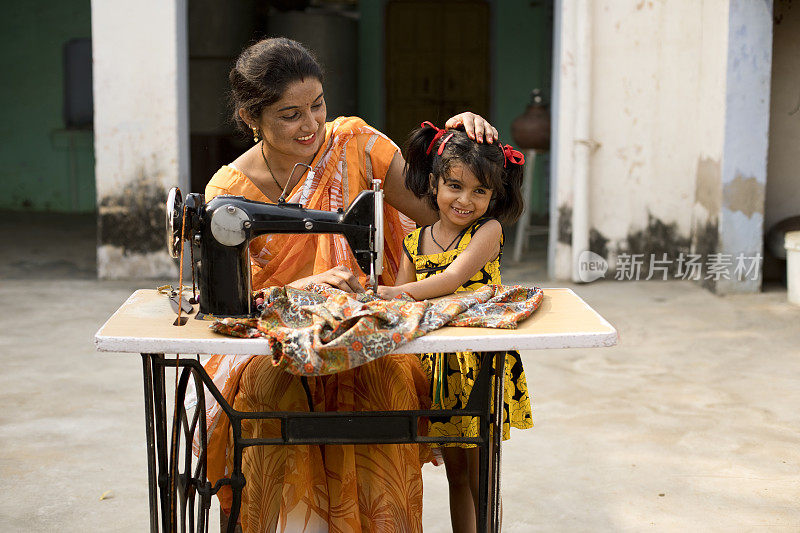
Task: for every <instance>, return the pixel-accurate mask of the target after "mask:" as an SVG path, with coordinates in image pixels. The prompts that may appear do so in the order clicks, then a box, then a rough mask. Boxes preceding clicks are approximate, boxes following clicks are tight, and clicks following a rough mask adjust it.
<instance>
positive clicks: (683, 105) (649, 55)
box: [551, 0, 728, 278]
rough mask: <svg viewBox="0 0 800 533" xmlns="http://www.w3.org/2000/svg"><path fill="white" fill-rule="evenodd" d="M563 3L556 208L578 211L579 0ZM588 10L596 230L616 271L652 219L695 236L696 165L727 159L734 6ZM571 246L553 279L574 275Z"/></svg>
mask: <svg viewBox="0 0 800 533" xmlns="http://www.w3.org/2000/svg"><path fill="white" fill-rule="evenodd" d="M558 4H560V10H559V9H557V14H558V15H560V16H561V18H560V20H559V19H558V17H557V27H556V51H555V55H556V57H555V63H556V64H557V65H558V70H557V76H559V77H560V79H559V80H557V81H556V83H557V91H558V97H557V100H555V101H554V111H555V112H554V117H555V118H556V121H557V126H556V131H555V132H554V137H556V143H555V147H554V152H555V155H556V156H557V157H556V159H557V161H558V163H557V165H556V166H557V168H554V174H556V175H557V177H556V180H557V185H556V188H557V192H556V193H555V194H554V198H553V200H554V201H555V202H556V208H559V207H565V206H566V207H571V206H572V199H573V191H572V181H573V180H572V177H573V176H572V172H573V170H572V165H573V163H572V156H573V154H574V150H575V141H576V139H575V137H574V133H573V124H574V121H575V116H574V115H575V106H574V93H575V91H577V88H576V87H575V80H576V74H575V68H576V62H575V58H576V45H575V42H576V40H577V36H576V35H575V34H576V32H575V27H574V26H575V25H574V23H573V22H572V21H574V18H575V16H576V14H575V12H576V11H577V9H578V6H579V4H580V3H579V2H576V1H574V0H563V1H562V2H559V3H558ZM587 4H588V8H589V10H590V12H589V16H590V18H591V33H592V36H591V71H592V78H591V84H592V87H591V93H592V100H591V108H590V110H589V113H590V139H589V142H590V144H593V146H594V151H593V152H592V155H591V156H590V167H589V225H590V228H591V229H594V230H595V231H597V232H599V235H600V236H602V237H604V238H606V239H608V243H607V247H608V252H609V257H610V259H611V260H612V267H613V259H614V255H615V253H616V252H617V251H625V250H626V247H627V245H628V243H627V241H628V237H629V236H630V235H631V233H635V232H638V231H641V230H643V229H644V228H646V227H647V225H648V220H649V219H648V217H649V216H652V217H654V218H655V219H657V220H659V221H662V222H663V223H665V224H673V223H674V224H675V225H676V228H675V229H676V231H677V233H678V235H679V236H680V237H682V238H684V239H689V236H690V234H691V226H692V208H693V204H694V197H695V185H696V175H697V172H698V165H700V164H701V161H706V160H707V161H713V162H715V164H716V165H717V166H718V165H719V161H720V159H721V156H722V145H723V127H724V96H725V64H726V63H725V57H726V49H727V19H728V14H727V5H728V1H727V0H711V1H706V2H702V3H700V2H680V3H670V4H669V5H665V4H664V3H662V2H651V1H638V2H634V1H627V2H619V1H616V0H605V1H597V2H588V3H587ZM558 7H559V5H557V8H558ZM559 22H560V24H559ZM555 71H556V69H554V72H555ZM556 223H557V224H558V223H559V222H556ZM560 223H561V224H562V226H563V221H560ZM556 231H557V230H556ZM562 237H563V227H562ZM551 240H552V239H551ZM569 246H570V244H568V243H566V242H563V238H562V242H560V244H559V245H557V247H556V248H557V249H556V253H555V261H554V262H553V264H552V265H551V266H552V268H551V274H552V275H554V276H556V277H562V278H563V277H569V275H570V273H571V265H570V264H569V261H571V254H568V253H566V252H565V247H566V248H569ZM559 249H560V251H559Z"/></svg>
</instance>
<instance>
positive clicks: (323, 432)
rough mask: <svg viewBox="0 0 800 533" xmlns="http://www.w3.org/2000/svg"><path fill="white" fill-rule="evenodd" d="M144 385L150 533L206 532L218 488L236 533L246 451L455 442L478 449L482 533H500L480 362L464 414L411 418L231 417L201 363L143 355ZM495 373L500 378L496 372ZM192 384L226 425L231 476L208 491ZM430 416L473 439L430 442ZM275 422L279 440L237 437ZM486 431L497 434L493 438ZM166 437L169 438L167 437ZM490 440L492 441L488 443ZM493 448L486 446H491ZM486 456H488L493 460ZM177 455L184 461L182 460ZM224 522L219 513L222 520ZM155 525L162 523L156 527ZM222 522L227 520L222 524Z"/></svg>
mask: <svg viewBox="0 0 800 533" xmlns="http://www.w3.org/2000/svg"><path fill="white" fill-rule="evenodd" d="M494 357H495V358H496V365H495V368H497V369H504V368H505V352H494ZM142 361H143V368H144V384H145V387H144V388H145V424H146V430H147V444H148V446H147V451H148V479H149V485H150V490H149V493H150V530H151V531H152V532H158V531H162V528H163V531H169V532H177V531H179V530H180V531H182V532H183V531H188V532H196V531H208V516H209V510H210V507H211V498H212V496H213V495H215V494H216V493H217V492H218V491H219V490H220V489H221V488H222V487H223V486H225V485H228V486H230V487H231V491H232V493H233V505H232V507H231V513H230V516H229V517H222V516H221V521H223V526H224V527H225V530H226V531H227V532H228V533H236V532H237V531H241V528H240V527H239V526H238V525H237V522H238V518H239V512H240V506H241V497H242V490H243V488H244V486H245V483H246V479H245V477H244V473H243V472H242V452H243V450H244V448H246V447H249V446H287V445H323V444H341V445H348V444H414V443H433V442H435V443H441V442H458V443H470V444H475V445H476V446H478V448H479V449H480V452H479V456H480V475H479V483H478V484H479V492H480V494H481V498H480V500H479V505H478V507H479V509H478V511H479V512H478V514H479V524H482V525H483V527H480V528H479V531H493V532H494V531H498V527H499V516H500V515H499V511H500V510H499V501H500V498H499V494H500V479H499V476H495V475H494V472H499V471H500V457H501V455H500V445H501V435H502V427H501V422H502V421H501V420H499V419H497V417H495V416H494V415H493V413H492V412H491V410H490V405H491V402H490V401H489V394H490V383H491V369H492V366H493V365H491V364H487V363H488V358H484V360H483V361H482V364H481V370H480V371H479V373H478V376H477V379H476V381H475V386H474V387H473V389H472V393H471V396H470V398H469V400H468V402H467V407H468V409H464V410H409V411H367V412H324V413H319V412H282V411H281V412H243V411H237V410H234V409H233V407H232V406H231V405H230V404H229V403H228V402H226V401H225V398H223V396H222V394H221V393H220V391H219V389H217V387H216V386H215V385H214V383H213V381H212V380H211V377H210V376H209V375H208V373H207V372H206V371H205V369H204V368H203V366H202V365H201V364H200V361H199V360H197V359H186V358H180V359H178V358H166V357H165V356H164V354H147V353H143V354H142ZM167 367H180V368H182V370H181V371H180V377H179V380H178V387H177V389H176V391H175V406H176V407H177V412H173V413H172V416H171V418H172V423H171V424H169V423H168V422H167V419H168V418H170V417H169V416H168V410H167V403H166V390H165V389H166V387H165V381H166V380H165V370H166V368H167ZM500 371H501V370H498V371H497V372H498V376H499V372H500ZM190 377H192V378H193V379H194V380H195V385H196V388H197V390H202V388H203V386H205V387H206V388H207V389H208V391H209V392H210V393H211V394H212V395H213V396H214V398H215V399H216V400H217V402H219V405H220V407H221V409H222V411H223V412H224V414H225V416H227V417H228V418H229V420H230V423H231V424H230V425H231V430H232V433H233V458H234V460H233V471H232V472H231V474H230V477H228V478H224V479H221V480H219V481H217V483H216V484H215V485H214V486H213V487H212V486H211V485H210V484H209V483H208V482H207V480H206V441H207V437H206V435H205V428H206V424H205V420H200V416H199V415H200V413H203V414H204V413H205V395H204V394H198V404H197V407H196V408H195V412H194V414H193V416H192V419H191V420H189V417H188V413H187V412H186V409H185V407H184V399H185V395H186V388H187V385H188V382H189V379H190ZM494 382H495V387H493V390H491V392H492V393H493V394H494V404H495V405H502V398H503V385H504V380H503V379H500V378H499V377H498V379H495V380H494ZM432 416H437V417H441V416H474V417H476V418H478V419H479V436H478V437H438V438H435V439H434V438H431V437H427V436H423V435H419V434H418V432H417V428H418V424H419V419H420V418H421V417H428V418H429V417H432ZM269 419H275V420H279V421H280V430H281V431H280V433H281V435H280V437H275V438H259V439H246V438H243V437H242V432H241V428H242V421H244V420H269ZM490 425H493V426H494V429H493V431H491V432H490V430H489V427H490ZM195 433H199V434H198V436H199V438H198V439H197V440H198V442H199V443H200V446H199V448H200V449H199V453H198V455H197V456H194V455H193V454H192V446H191V443H192V442H193V440H194V438H195ZM168 435H169V437H168ZM490 435H491V437H490ZM490 440H491V441H492V442H491V445H490ZM490 450H491V452H490ZM181 453H182V457H179V454H181ZM223 514H224V513H223ZM159 518H160V520H159ZM226 519H227V520H226Z"/></svg>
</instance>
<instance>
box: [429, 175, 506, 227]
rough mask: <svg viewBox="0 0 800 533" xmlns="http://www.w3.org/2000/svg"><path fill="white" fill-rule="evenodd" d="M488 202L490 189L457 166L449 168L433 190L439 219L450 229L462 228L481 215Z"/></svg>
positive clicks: (484, 211)
mask: <svg viewBox="0 0 800 533" xmlns="http://www.w3.org/2000/svg"><path fill="white" fill-rule="evenodd" d="M491 199H492V189H490V188H488V187H486V186H485V185H483V184H481V182H480V181H479V180H478V178H476V177H475V174H473V173H472V172H471V171H470V170H469V168H467V167H466V166H464V165H461V164H458V163H454V164H452V165H451V166H450V169H449V170H448V172H447V173H446V174H445V175H444V176H442V177H441V178H439V183H438V185H437V187H436V205H437V206H438V207H439V218H440V219H441V221H442V222H443V223H446V224H447V225H450V226H453V227H454V229H461V228H465V227H467V226H469V225H470V224H472V223H473V222H475V221H476V220H478V219H479V218H480V217H482V216H483V215H485V214H486V211H487V210H488V209H489V202H490V201H491Z"/></svg>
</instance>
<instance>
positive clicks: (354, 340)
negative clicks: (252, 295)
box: [210, 285, 543, 376]
mask: <svg viewBox="0 0 800 533" xmlns="http://www.w3.org/2000/svg"><path fill="white" fill-rule="evenodd" d="M306 289H307V290H299V289H293V288H288V287H286V288H285V287H271V288H269V289H265V290H264V291H262V292H263V297H264V310H263V312H262V313H261V316H259V317H257V318H224V319H221V320H217V321H215V322H214V323H213V324H211V326H210V327H211V329H213V330H214V331H216V332H218V333H222V334H225V335H230V336H234V337H246V338H257V337H261V338H267V339H268V340H269V344H270V348H271V350H272V354H273V364H275V365H280V366H281V367H282V368H283V369H284V370H286V371H287V372H291V373H293V374H297V375H303V376H319V375H326V374H335V373H338V372H343V371H345V370H350V369H352V368H355V367H358V366H361V365H364V364H366V363H369V362H370V361H374V360H375V359H378V358H380V357H382V356H384V355H386V354H388V353H391V352H393V351H395V350H396V349H397V348H398V347H399V346H401V345H402V344H404V343H406V342H408V341H411V340H413V339H415V338H417V337H420V336H422V335H424V334H426V333H429V332H431V331H434V330H436V329H439V328H441V327H444V326H446V325H449V326H471V327H489V328H504V329H513V328H516V326H517V324H518V323H519V322H520V321H521V320H523V319H525V318H527V317H528V316H530V315H531V313H533V312H534V311H535V310H536V309H537V308H538V307H539V304H540V303H541V301H542V296H543V293H542V290H541V289H539V288H538V287H520V286H504V285H485V286H483V287H481V288H479V289H478V290H476V291H475V292H473V293H461V294H459V295H457V296H453V297H449V298H443V299H441V300H438V301H435V302H434V301H428V300H425V301H421V302H417V301H414V300H413V299H411V298H409V297H408V296H403V297H398V298H395V299H394V300H382V299H380V298H377V297H375V296H372V295H369V294H358V295H353V294H348V293H345V292H344V291H341V290H339V289H332V288H330V287H322V286H318V285H310V286H309V287H306Z"/></svg>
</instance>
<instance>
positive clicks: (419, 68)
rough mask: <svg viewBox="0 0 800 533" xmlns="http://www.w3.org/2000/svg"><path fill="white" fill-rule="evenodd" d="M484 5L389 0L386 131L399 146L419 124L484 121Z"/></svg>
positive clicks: (467, 0)
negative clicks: (457, 118)
mask: <svg viewBox="0 0 800 533" xmlns="http://www.w3.org/2000/svg"><path fill="white" fill-rule="evenodd" d="M489 17H490V11H489V4H488V2H486V1H482V0H390V1H389V3H388V5H387V9H386V62H385V64H386V133H387V134H388V135H389V136H390V137H391V138H392V139H393V140H395V141H396V142H398V143H402V142H403V141H404V140H405V139H406V138H407V137H408V134H409V132H410V131H411V130H412V129H414V128H416V127H417V126H419V124H420V122H422V121H423V120H430V121H431V122H433V123H434V124H436V125H437V126H443V125H444V121H445V120H447V119H448V118H449V117H451V116H452V115H454V114H456V113H460V112H462V111H473V112H475V113H479V114H481V115H483V116H485V117H489V86H490V79H489V77H490V68H489Z"/></svg>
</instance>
